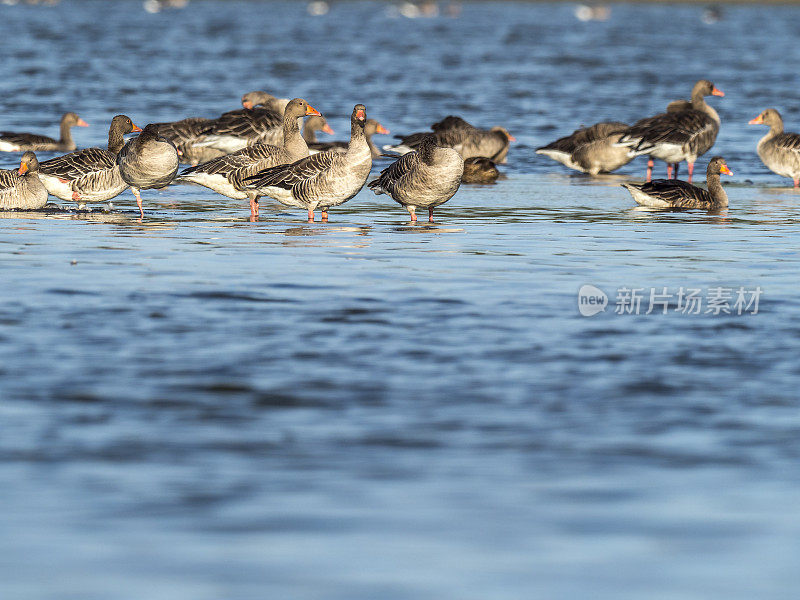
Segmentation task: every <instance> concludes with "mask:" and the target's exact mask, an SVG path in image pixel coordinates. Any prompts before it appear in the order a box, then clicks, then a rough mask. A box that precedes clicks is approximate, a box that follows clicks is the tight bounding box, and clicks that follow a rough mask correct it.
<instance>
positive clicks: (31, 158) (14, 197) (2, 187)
mask: <svg viewBox="0 0 800 600" xmlns="http://www.w3.org/2000/svg"><path fill="white" fill-rule="evenodd" d="M38 172H39V161H38V160H37V159H36V155H35V154H34V153H33V152H31V151H30V150H28V151H27V152H25V154H23V155H22V160H20V162H19V169H10V170H8V171H6V170H5V169H3V170H0V208H2V209H7V208H23V209H34V208H42V207H43V206H44V205H45V204H47V190H46V189H45V187H44V185H43V184H42V182H41V180H40V179H39V175H38Z"/></svg>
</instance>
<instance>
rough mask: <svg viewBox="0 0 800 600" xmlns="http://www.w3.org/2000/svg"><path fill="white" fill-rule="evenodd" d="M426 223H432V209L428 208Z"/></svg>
mask: <svg viewBox="0 0 800 600" xmlns="http://www.w3.org/2000/svg"><path fill="white" fill-rule="evenodd" d="M428 223H433V209H432V208H429V209H428Z"/></svg>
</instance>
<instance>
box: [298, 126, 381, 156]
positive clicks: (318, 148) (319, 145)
mask: <svg viewBox="0 0 800 600" xmlns="http://www.w3.org/2000/svg"><path fill="white" fill-rule="evenodd" d="M331 132H333V130H331ZM376 133H379V134H381V135H387V134H388V133H389V130H388V129H386V128H385V127H384V126H383V125H381V124H380V123H378V122H377V121H376V120H375V119H367V124H366V126H365V127H364V135H366V136H367V144H369V150H370V152H372V158H378V157H379V156H383V154H382V153H381V151H380V150H379V149H378V147H377V146H376V145H375V144H374V143H372V136H373V135H375V134H376ZM347 146H348V142H339V141H336V142H311V143H310V144H309V145H308V151H309V152H310V153H311V154H316V153H317V152H325V151H326V150H336V151H338V152H347Z"/></svg>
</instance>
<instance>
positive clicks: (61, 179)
mask: <svg viewBox="0 0 800 600" xmlns="http://www.w3.org/2000/svg"><path fill="white" fill-rule="evenodd" d="M138 131H141V129H140V128H139V127H137V126H136V125H134V124H133V121H131V119H130V117H127V116H126V115H117V116H116V117H114V118H113V119H112V120H111V125H110V126H109V128H108V149H105V148H86V149H84V150H78V151H76V152H70V153H69V154H65V155H63V156H59V157H57V158H52V159H50V160H46V161H44V162H42V163H41V164H40V165H39V179H41V180H42V183H43V184H44V187H46V188H47V191H48V192H49V193H50V194H52V195H53V196H55V197H56V198H61V199H62V200H74V201H75V202H77V203H78V208H84V207H85V206H86V204H87V203H94V202H107V201H109V200H111V199H112V198H114V197H116V196H118V195H120V194H121V193H122V192H123V191H125V188H127V187H128V184H127V183H125V181H124V180H123V179H122V176H121V175H120V172H119V168H118V167H117V165H116V160H117V154H118V153H119V151H120V150H121V149H122V146H123V145H124V144H125V138H124V136H125V134H128V133H133V132H138Z"/></svg>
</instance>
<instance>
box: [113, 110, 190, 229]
mask: <svg viewBox="0 0 800 600" xmlns="http://www.w3.org/2000/svg"><path fill="white" fill-rule="evenodd" d="M117 165H119V172H120V175H122V179H123V180H124V181H125V183H127V184H128V185H129V186H131V191H132V192H133V195H134V196H135V197H136V204H137V206H138V207H139V214H140V215H141V217H142V218H144V210H142V196H141V194H140V193H139V190H148V189H154V188H155V189H160V188H163V187H167V186H168V185H169V184H170V183H172V181H173V180H174V179H175V175H176V174H177V173H178V150H177V149H176V148H175V144H173V143H172V142H170V141H169V140H168V139H167V138H165V137H164V136H162V135H159V134H158V126H157V125H154V124H152V123H151V124H150V125H147V126H146V127H145V128H144V130H143V131H142V133H140V134H139V135H138V136H137V137H135V138H133V139H132V140H129V141H128V142H127V143H126V144H125V145H124V146H123V147H122V150H120V151H119V154H118V155H117Z"/></svg>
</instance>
